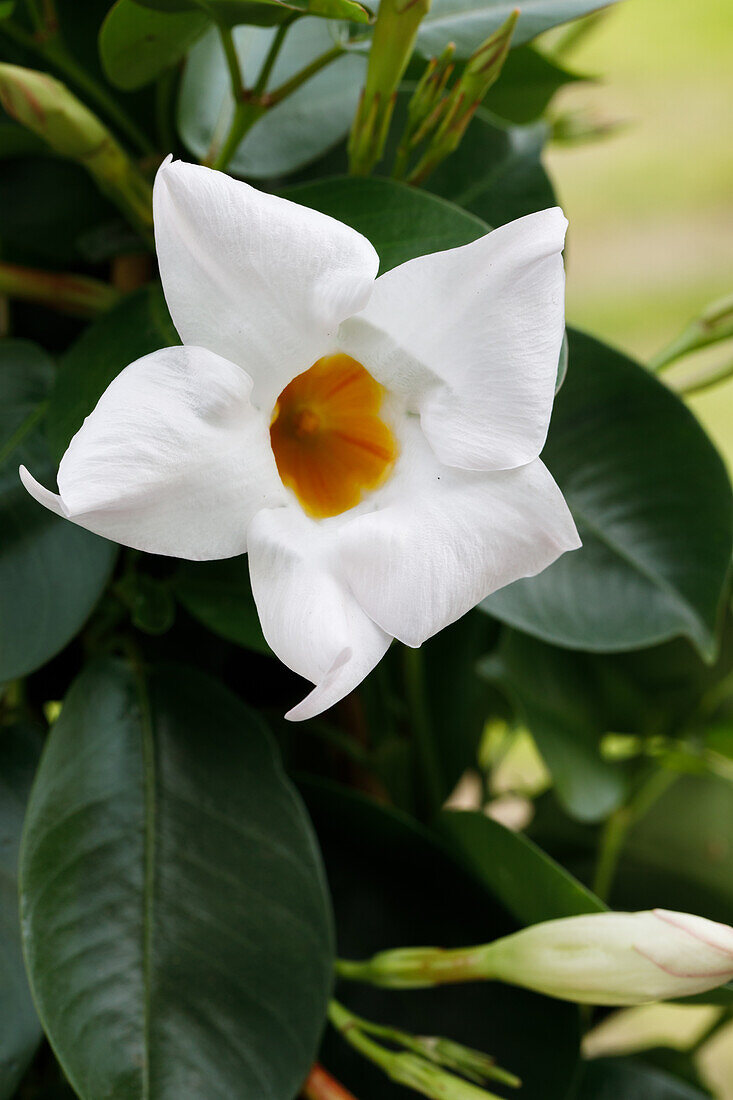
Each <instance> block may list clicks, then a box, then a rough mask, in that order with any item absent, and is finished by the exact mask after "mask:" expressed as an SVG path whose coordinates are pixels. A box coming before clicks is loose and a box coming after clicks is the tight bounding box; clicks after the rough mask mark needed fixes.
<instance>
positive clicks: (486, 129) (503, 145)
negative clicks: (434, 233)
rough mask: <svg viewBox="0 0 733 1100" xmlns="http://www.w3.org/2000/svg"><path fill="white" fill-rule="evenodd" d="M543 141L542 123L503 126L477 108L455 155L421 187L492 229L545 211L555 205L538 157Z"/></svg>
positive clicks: (544, 128) (544, 133)
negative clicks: (470, 213) (441, 197)
mask: <svg viewBox="0 0 733 1100" xmlns="http://www.w3.org/2000/svg"><path fill="white" fill-rule="evenodd" d="M546 138H547V129H546V127H545V126H544V124H543V123H538V124H536V125H534V126H508V127H503V126H500V125H499V124H497V121H496V119H492V117H491V116H490V115H489V113H488V112H487V111H486V110H484V109H483V108H479V110H478V111H477V112H476V114H475V115H474V118H473V120H472V121H471V124H470V125H469V127H468V130H467V131H466V134H465V136H464V138H463V141H462V142H461V144H460V145H459V146H458V149H457V150H456V152H455V153H454V154H453V155H452V156H451V157H450V159H449V160H447V161H445V162H444V163H443V164H442V165H441V166H440V167H439V168H438V170H437V171H436V172H435V173H434V174H433V175H432V176H430V177H429V178H428V179H427V181H426V187H427V189H428V190H429V191H432V192H434V193H435V194H437V195H442V196H443V197H444V198H446V199H450V200H451V202H454V203H456V204H457V205H458V206H462V207H463V208H464V209H466V210H470V211H472V212H473V213H474V214H477V215H478V217H479V218H483V220H484V221H485V222H487V223H488V224H489V225H491V226H497V225H504V224H505V223H506V222H510V221H513V219H514V218H521V217H523V216H524V215H525V214H532V213H534V211H535V210H546V209H547V207H550V206H554V205H555V201H556V200H555V195H554V192H553V190H552V184H551V183H550V181H549V179H548V177H547V173H546V172H545V170H544V168H543V166H542V161H541V159H540V158H541V155H542V149H543V146H544V144H545V140H546Z"/></svg>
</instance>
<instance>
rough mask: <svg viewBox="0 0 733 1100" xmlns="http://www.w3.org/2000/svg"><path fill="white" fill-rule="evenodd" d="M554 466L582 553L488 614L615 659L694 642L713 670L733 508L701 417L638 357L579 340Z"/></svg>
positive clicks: (555, 428)
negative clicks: (676, 640) (667, 643)
mask: <svg viewBox="0 0 733 1100" xmlns="http://www.w3.org/2000/svg"><path fill="white" fill-rule="evenodd" d="M543 457H544V459H545V460H546V462H547V465H548V466H549V468H550V470H551V471H552V473H553V474H554V476H555V477H556V479H557V481H558V484H559V485H560V488H561V489H562V490H563V492H564V494H565V496H566V499H567V501H568V504H569V505H570V508H571V511H572V512H573V515H574V517H575V519H576V522H577V524H578V530H579V531H580V535H581V538H582V539H583V548H582V549H581V550H577V551H574V552H573V553H571V554H564V555H563V556H562V557H561V558H560V559H559V560H558V561H557V562H555V564H554V565H552V566H550V568H549V569H546V570H545V572H544V573H542V574H540V575H539V576H538V577H533V578H531V579H528V580H521V581H517V582H516V583H515V584H513V585H510V586H509V587H507V588H504V589H503V590H502V591H500V592H497V593H495V594H494V595H493V596H490V597H489V599H488V600H485V601H484V603H483V604H482V606H483V607H484V608H485V609H486V610H487V611H490V612H491V614H493V615H496V616H497V617H498V618H500V619H503V620H504V621H506V622H508V623H510V624H511V625H513V626H516V627H518V628H519V629H521V630H524V631H526V632H527V633H529V634H533V635H535V636H537V637H539V638H543V639H544V640H546V641H549V642H553V643H555V644H558V645H563V646H569V647H573V648H577V649H588V650H593V651H600V652H603V651H614V650H625V649H634V648H640V647H642V646H646V645H651V644H653V643H655V642H659V641H663V640H665V639H668V638H672V637H675V636H677V635H684V636H686V637H688V638H690V639H691V641H692V642H693V643H694V644H695V645H696V646H697V648H698V649H699V651H700V652H701V653H702V654H703V655H704V656H705V657H706V658H707V659H710V658H711V657H712V656H713V655H714V653H715V649H716V640H715V634H716V626H717V623H718V617H719V609H720V604H721V598H722V595H723V589H724V585H725V580H726V575H727V571H728V566H729V562H730V555H731V542H732V539H733V509H732V508H731V490H730V484H729V482H728V477H727V474H726V472H725V467H724V466H723V463H722V461H721V459H720V457H719V455H718V454H717V452H716V451H715V449H714V447H713V445H712V444H711V443H710V441H709V440H708V438H707V437H706V436H705V434H704V432H703V430H702V429H701V428H700V426H699V424H698V423H697V421H696V420H695V418H694V417H693V415H692V413H690V412H689V410H688V409H687V408H686V407H685V406H684V405H683V404H682V402H681V401H680V400H679V399H678V398H677V397H675V396H674V394H672V393H671V392H670V391H669V390H668V389H667V388H666V387H664V386H663V385H661V384H660V383H659V382H658V381H657V380H656V379H655V378H653V377H652V376H651V375H649V374H648V373H647V372H646V371H645V370H643V369H642V368H641V367H639V366H637V364H635V363H633V362H631V360H629V359H626V358H625V357H624V356H622V355H620V354H619V353H618V352H615V351H612V350H611V349H610V348H608V347H605V346H604V345H603V344H600V343H598V342H597V341H595V340H593V339H591V338H590V337H588V336H584V335H581V334H579V333H571V334H570V369H569V371H568V375H567V379H566V381H565V384H564V385H563V387H562V389H561V390H560V392H559V394H558V396H557V399H556V401H555V411H554V413H553V418H552V424H551V426H550V435H549V438H548V442H547V446H546V448H545V451H544V454H543Z"/></svg>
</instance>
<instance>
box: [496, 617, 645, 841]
mask: <svg viewBox="0 0 733 1100" xmlns="http://www.w3.org/2000/svg"><path fill="white" fill-rule="evenodd" d="M589 666H590V668H589ZM592 667H593V666H592V658H588V657H587V656H586V655H585V654H576V653H571V652H570V651H568V650H562V649H555V648H554V647H552V646H548V645H544V644H543V643H542V642H538V641H536V640H535V639H534V638H530V637H528V636H527V635H526V634H519V633H517V632H516V631H513V630H509V631H506V632H505V633H504V634H503V635H502V639H501V643H500V646H499V650H498V652H497V653H496V654H495V655H492V656H491V657H490V658H488V660H487V661H485V662H484V665H483V670H484V674H485V675H486V676H487V678H488V679H490V680H491V682H493V683H495V684H497V686H500V687H503V688H504V690H505V691H506V692H507V694H508V695H509V696H510V698H511V699H512V700H513V702H514V703H515V704H516V706H517V707H518V708H519V711H520V714H521V717H522V719H523V720H524V722H525V724H526V725H527V726H528V727H529V729H530V730H531V732H532V735H533V737H534V739H535V741H536V742H537V747H538V749H539V750H540V752H541V754H542V756H543V758H544V760H545V763H546V764H547V767H548V768H549V770H550V772H551V773H552V777H553V780H554V782H555V789H556V792H557V795H558V797H559V798H560V801H561V802H562V803H563V805H564V806H565V808H566V810H567V811H568V813H570V814H572V816H573V817H577V818H578V819H579V820H581V821H600V820H601V819H602V818H604V817H606V816H607V815H608V814H609V813H610V812H611V811H612V810H614V809H616V807H617V806H619V805H620V804H621V803H622V802H623V801H624V798H625V795H626V786H627V785H626V781H625V778H624V774H623V772H622V771H621V769H620V768H619V766H618V765H617V764H612V763H610V762H609V761H607V760H604V759H603V757H602V756H601V752H600V739H601V735H602V734H603V733H605V732H607V731H608V730H609V729H611V730H614V731H616V730H619V729H622V728H624V727H623V726H619V725H617V724H610V725H609V724H607V717H608V710H607V707H606V706H605V704H606V697H604V695H603V694H602V692H601V691H599V684H598V682H597V680H596V679H594V677H593V676H592V674H591V670H592ZM634 732H635V731H634Z"/></svg>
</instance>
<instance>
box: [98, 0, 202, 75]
mask: <svg viewBox="0 0 733 1100" xmlns="http://www.w3.org/2000/svg"><path fill="white" fill-rule="evenodd" d="M209 23H210V20H209V17H208V16H207V15H206V13H205V12H202V11H192V12H180V13H175V12H168V13H165V12H157V11H152V10H150V9H147V8H141V7H140V5H139V4H136V3H135V2H134V0H117V3H116V4H115V5H114V7H112V8H111V9H110V11H109V13H108V14H107V17H106V19H105V20H104V23H103V24H102V29H101V30H100V32H99V54H100V57H101V59H102V67H103V69H104V72H105V74H106V76H107V78H108V80H109V81H110V83H112V84H114V85H115V87H117V88H122V89H123V90H124V91H129V90H130V89H132V88H141V87H142V86H143V85H144V84H148V83H149V82H150V81H151V80H155V79H156V77H158V76H160V74H161V73H163V72H165V70H166V69H168V68H170V66H172V65H175V64H176V63H177V62H178V61H180V60H181V58H183V57H184V56H185V55H186V54H187V53H188V51H189V49H190V48H191V46H193V44H194V42H196V40H197V39H199V38H200V37H201V35H202V34H203V33H204V31H205V30H206V28H207V27H208V26H209Z"/></svg>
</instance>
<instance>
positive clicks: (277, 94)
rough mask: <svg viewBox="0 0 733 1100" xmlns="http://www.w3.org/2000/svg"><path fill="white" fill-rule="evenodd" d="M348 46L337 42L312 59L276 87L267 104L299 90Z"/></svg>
mask: <svg viewBox="0 0 733 1100" xmlns="http://www.w3.org/2000/svg"><path fill="white" fill-rule="evenodd" d="M345 49H346V47H345V46H343V45H342V44H341V43H340V42H337V43H336V44H335V45H333V46H332V47H331V49H330V50H326V52H325V53H323V54H321V56H320V57H317V58H316V59H315V61H311V63H310V65H306V66H305V68H303V69H301V70H300V72H299V73H296V74H295V76H292V77H291V78H290V80H286V81H285V83H284V84H281V85H280V87H279V88H275V90H274V91H272V92H270V93H269V95H267V96H266V97H265V99H266V101H267V105H268V106H269V107H274V106H275V104H276V103H281V102H282V101H283V99H287V97H288V96H290V95H292V94H293V92H295V91H297V90H298V88H299V87H300V86H301V84H305V82H306V81H307V80H310V78H311V77H312V76H315V75H316V73H319V72H320V71H321V69H325V67H326V66H327V65H330V64H331V62H332V61H335V60H336V59H337V58H338V57H341V54H342V53H344V51H345Z"/></svg>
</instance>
